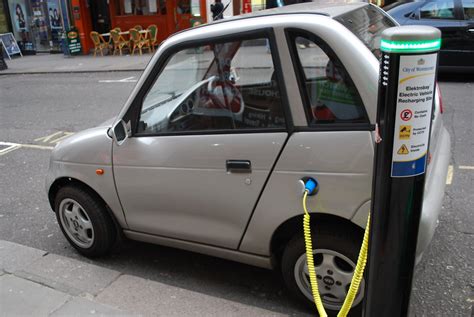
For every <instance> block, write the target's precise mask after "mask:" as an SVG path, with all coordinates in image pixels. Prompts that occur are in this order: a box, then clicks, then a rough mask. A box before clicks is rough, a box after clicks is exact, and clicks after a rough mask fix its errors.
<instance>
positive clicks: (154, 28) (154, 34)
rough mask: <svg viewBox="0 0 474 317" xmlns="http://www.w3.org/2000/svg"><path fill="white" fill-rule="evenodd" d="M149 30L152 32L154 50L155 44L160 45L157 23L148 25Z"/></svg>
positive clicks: (151, 41)
mask: <svg viewBox="0 0 474 317" xmlns="http://www.w3.org/2000/svg"><path fill="white" fill-rule="evenodd" d="M147 29H148V31H149V33H150V45H151V49H152V51H153V52H154V51H155V46H158V45H159V44H160V43H159V42H158V27H157V26H156V25H155V24H152V25H149V26H148V28H147Z"/></svg>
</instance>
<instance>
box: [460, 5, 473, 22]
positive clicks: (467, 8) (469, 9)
mask: <svg viewBox="0 0 474 317" xmlns="http://www.w3.org/2000/svg"><path fill="white" fill-rule="evenodd" d="M462 6H463V8H464V19H466V20H471V21H474V0H463V1H462Z"/></svg>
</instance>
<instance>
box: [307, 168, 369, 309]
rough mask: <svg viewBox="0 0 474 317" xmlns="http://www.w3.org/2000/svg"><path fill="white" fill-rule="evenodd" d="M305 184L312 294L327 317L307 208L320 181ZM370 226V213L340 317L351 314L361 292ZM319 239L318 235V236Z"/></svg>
mask: <svg viewBox="0 0 474 317" xmlns="http://www.w3.org/2000/svg"><path fill="white" fill-rule="evenodd" d="M301 181H302V182H303V183H304V187H305V189H304V193H303V210H304V216H303V230H304V241H305V248H306V262H307V265H308V272H309V280H310V284H311V292H312V294H313V299H314V303H315V304H316V309H317V310H318V313H319V316H321V317H326V316H327V313H326V311H325V309H324V306H323V303H322V301H321V296H320V294H319V288H318V280H317V278H316V270H315V268H314V258H313V242H312V239H311V228H310V227H311V226H310V215H309V211H308V207H307V198H308V196H313V195H316V194H317V192H318V190H319V184H318V181H317V180H316V179H314V178H311V177H304V178H303V179H301ZM369 224H370V213H369V215H368V218H367V226H366V227H365V233H364V239H363V240H362V246H361V249H360V251H359V257H358V259H357V265H356V268H355V270H354V275H353V276H352V281H351V286H350V288H349V291H348V292H347V296H346V298H345V300H344V303H343V304H342V307H341V310H340V311H339V313H338V314H337V316H338V317H345V316H347V314H348V313H349V310H350V309H351V307H352V303H353V302H354V298H355V297H356V295H357V291H358V290H359V285H360V282H361V281H362V278H363V276H364V269H365V265H366V263H367V251H368V246H369ZM316 237H317V234H316Z"/></svg>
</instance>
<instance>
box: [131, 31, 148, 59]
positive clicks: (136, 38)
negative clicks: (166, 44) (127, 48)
mask: <svg viewBox="0 0 474 317" xmlns="http://www.w3.org/2000/svg"><path fill="white" fill-rule="evenodd" d="M129 32H130V40H131V41H132V42H133V48H132V55H133V53H135V49H137V48H138V51H139V52H140V55H142V48H144V47H146V48H148V51H149V52H151V46H150V40H149V39H144V38H142V37H141V36H140V33H139V32H138V31H137V30H136V29H130V31H129Z"/></svg>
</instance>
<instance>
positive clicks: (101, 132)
mask: <svg viewBox="0 0 474 317" xmlns="http://www.w3.org/2000/svg"><path fill="white" fill-rule="evenodd" d="M395 25H396V22H394V21H393V20H392V19H391V18H390V17H389V16H387V15H386V14H385V13H384V12H383V11H382V10H381V9H379V8H377V7H375V6H372V5H370V4H367V3H352V4H344V5H337V4H326V5H319V4H315V3H307V4H300V5H292V6H287V7H283V8H278V9H273V10H267V11H265V12H262V13H255V14H250V15H243V16H240V17H236V18H231V19H226V20H221V21H219V22H215V23H211V24H208V25H203V26H199V27H196V28H192V29H189V30H187V31H184V32H180V33H177V34H175V35H173V36H171V37H170V38H168V39H167V40H166V41H164V42H163V43H162V44H161V46H160V47H159V49H158V51H157V53H156V54H155V55H154V56H153V58H152V60H151V61H150V63H149V64H148V66H147V67H146V70H145V71H144V73H143V75H142V76H141V78H140V80H139V81H138V83H137V85H136V87H135V88H134V90H133V92H132V93H131V95H130V97H129V99H128V100H127V102H126V104H125V105H124V107H123V109H122V110H121V111H120V113H119V115H118V116H117V118H115V119H114V120H113V121H109V122H107V123H104V124H103V125H101V126H99V127H96V128H92V129H89V130H86V131H83V132H80V133H77V134H75V135H74V136H72V137H69V138H68V139H66V140H64V141H63V142H61V143H60V144H58V145H57V146H56V148H55V149H54V150H53V153H52V156H51V162H50V167H49V174H48V177H47V191H48V197H49V201H50V203H51V207H52V208H53V210H54V211H55V213H56V215H57V219H58V222H59V225H60V227H61V229H62V231H63V233H64V235H65V237H66V238H67V240H68V241H69V242H70V243H71V244H72V245H73V246H74V247H75V248H76V249H77V250H78V251H79V252H80V253H81V254H83V255H85V256H91V257H93V256H100V255H103V254H105V253H106V252H107V251H108V250H110V248H111V246H112V245H113V244H114V241H115V240H116V237H117V235H118V234H119V233H123V234H124V235H125V236H126V237H128V238H130V239H133V240H139V241H145V242H151V243H156V244H161V245H166V246H171V247H176V248H182V249H186V250H191V251H195V252H200V253H205V254H209V255H213V256H217V257H222V258H226V259H230V260H234V261H239V262H243V263H247V264H251V265H255V266H259V267H264V268H278V269H279V270H281V272H282V274H283V278H284V281H285V283H286V284H287V287H288V289H289V290H290V291H291V293H293V294H294V295H295V296H296V297H298V298H300V299H302V300H303V301H307V302H308V303H309V302H311V301H312V296H311V292H310V286H309V280H308V271H307V267H306V264H305V262H306V261H305V252H304V241H303V233H302V232H303V226H302V215H303V210H302V206H301V195H302V188H301V185H300V182H299V181H300V180H301V179H302V178H303V177H313V178H315V179H317V180H318V181H319V184H320V190H319V193H318V195H317V196H314V197H311V198H310V199H309V207H310V209H311V210H312V212H313V215H312V218H311V219H312V224H314V226H315V228H316V229H315V231H314V235H315V236H316V237H315V240H314V241H315V242H314V248H315V250H314V254H315V262H316V270H317V272H318V274H319V275H318V278H320V279H321V282H320V283H319V285H320V288H321V294H322V298H323V302H324V305H325V306H326V308H327V309H329V310H338V309H339V308H340V306H341V304H342V302H343V300H344V298H345V296H346V293H347V286H348V284H349V283H350V280H351V276H352V271H353V268H354V266H355V262H356V260H357V255H358V251H359V248H360V244H361V238H362V234H363V228H364V226H365V222H366V218H367V213H368V210H369V206H370V199H371V183H372V165H373V156H374V137H375V135H374V133H375V132H374V124H375V118H376V110H377V109H376V102H377V86H378V70H379V61H378V57H379V54H380V52H379V42H380V39H379V38H380V34H381V32H382V31H383V30H385V29H386V28H389V27H392V26H395ZM438 98H439V94H438V93H436V102H435V110H434V115H433V118H432V120H433V123H432V126H433V128H432V134H431V142H430V157H431V160H430V162H429V166H428V170H427V178H426V189H425V195H424V202H423V214H422V218H421V223H420V231H419V232H420V233H419V237H418V247H417V248H418V251H417V255H418V259H419V257H420V256H421V254H422V253H423V251H424V250H425V249H426V247H427V245H428V244H429V242H430V240H431V238H432V236H433V233H434V231H435V228H436V224H437V218H438V214H439V212H440V210H441V206H442V201H443V196H444V188H445V177H446V174H447V167H448V162H449V158H450V138H449V134H448V132H447V131H446V129H445V128H444V127H443V121H442V113H441V112H442V109H440V103H439V100H438ZM380 212H383V211H380ZM414 243H415V241H414ZM362 287H363V283H362ZM362 297H363V291H360V292H359V294H358V295H357V297H356V299H355V302H354V306H357V307H355V309H356V310H357V309H360V306H361V305H360V303H361V300H362Z"/></svg>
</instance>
